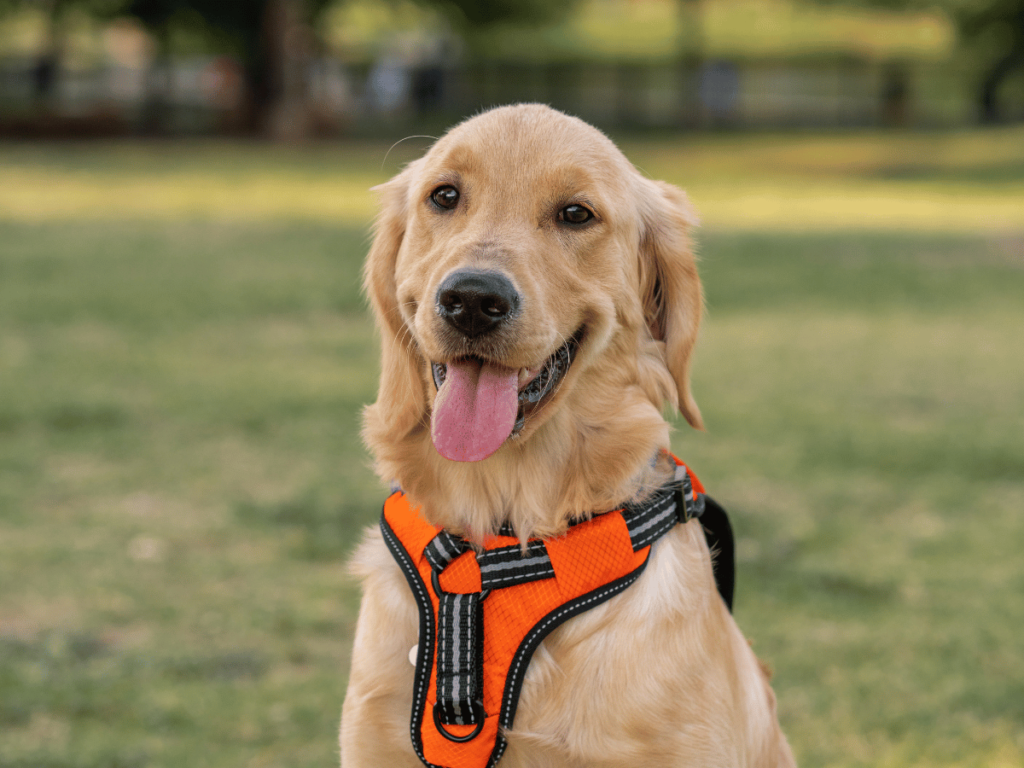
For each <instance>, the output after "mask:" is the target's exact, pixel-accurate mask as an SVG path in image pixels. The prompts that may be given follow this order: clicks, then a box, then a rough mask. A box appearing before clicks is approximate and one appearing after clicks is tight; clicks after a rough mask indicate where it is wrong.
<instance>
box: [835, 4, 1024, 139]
mask: <svg viewBox="0 0 1024 768" xmlns="http://www.w3.org/2000/svg"><path fill="white" fill-rule="evenodd" d="M817 2H821V3H829V4H831V3H838V2H845V3H856V4H861V5H873V6H875V7H882V8H890V9H899V10H936V11H940V12H941V13H944V14H946V15H947V16H948V17H949V18H950V19H951V20H952V21H953V23H954V24H955V25H956V27H957V30H958V31H959V32H960V36H961V41H962V42H963V43H965V44H967V45H970V46H973V47H974V49H976V50H977V51H979V53H980V54H981V55H983V56H985V57H986V61H985V64H984V69H983V73H982V76H981V79H980V80H979V82H978V90H977V92H976V95H975V99H976V101H977V106H978V116H979V118H980V119H981V121H982V122H985V123H994V122H998V121H999V120H1001V119H1002V117H1003V112H1004V110H1003V109H1002V108H1001V105H1000V104H999V90H1000V87H1001V86H1002V85H1003V83H1004V82H1006V79H1007V78H1008V77H1009V76H1010V75H1012V74H1013V73H1014V72H1015V71H1017V70H1020V69H1024V0H817Z"/></svg>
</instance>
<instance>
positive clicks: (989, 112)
mask: <svg viewBox="0 0 1024 768" xmlns="http://www.w3.org/2000/svg"><path fill="white" fill-rule="evenodd" d="M1021 66H1024V47H1021V46H1018V47H1015V48H1014V49H1013V50H1011V51H1010V52H1009V53H1008V54H1006V55H1005V56H1003V57H1002V58H1000V59H997V60H996V62H995V63H994V64H993V65H992V67H991V68H990V69H989V70H988V72H987V73H986V74H985V77H984V78H983V79H982V81H981V89H980V91H979V93H978V114H979V118H980V119H981V122H982V123H985V124H989V125H991V124H993V123H998V122H1000V121H1001V120H1002V119H1003V112H1002V110H1001V109H1000V105H999V86H1001V85H1002V84H1003V82H1004V81H1005V80H1006V78H1007V77H1009V75H1010V74H1011V73H1012V72H1013V71H1014V70H1015V69H1017V68H1018V67H1021Z"/></svg>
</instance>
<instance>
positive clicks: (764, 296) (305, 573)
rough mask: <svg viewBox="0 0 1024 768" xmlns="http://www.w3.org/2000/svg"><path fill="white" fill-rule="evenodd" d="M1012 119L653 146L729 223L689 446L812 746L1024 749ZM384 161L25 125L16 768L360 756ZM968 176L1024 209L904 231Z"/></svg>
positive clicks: (758, 644) (9, 672)
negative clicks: (376, 245) (366, 298)
mask: <svg viewBox="0 0 1024 768" xmlns="http://www.w3.org/2000/svg"><path fill="white" fill-rule="evenodd" d="M1019 138H1020V134H1019V132H1017V133H1014V132H1007V133H1000V132H995V133H985V134H965V135H955V136H937V135H932V136H927V135H925V136H875V135H853V136H847V137H838V138H834V139H830V138H823V137H813V136H790V137H786V136H781V137H779V136H777V137H771V138H760V139H758V138H745V139H741V138H724V139H723V138H709V139H699V140H694V139H690V140H688V141H685V142H679V143H670V142H647V143H638V142H627V144H628V149H629V152H630V155H631V156H633V157H635V158H636V159H637V160H638V162H640V164H641V165H642V166H643V167H644V168H645V170H646V171H647V172H648V173H649V174H650V175H652V176H655V177H663V178H670V179H673V180H675V181H677V182H680V183H688V180H692V182H693V183H692V184H689V186H690V188H691V190H692V193H693V197H694V199H695V200H696V202H697V204H698V206H699V207H700V208H701V210H702V211H703V212H705V214H706V218H707V219H708V220H709V227H708V230H707V231H706V232H704V233H703V234H702V236H701V252H702V256H703V262H702V270H703V271H702V274H703V277H704V280H705V285H706V287H707V292H708V304H709V314H708V319H707V323H706V326H705V333H704V337H703V339H702V342H701V345H700V348H699V353H698V360H697V364H696V369H695V382H694V385H695V392H696V396H697V398H698V401H699V402H700V404H701V406H702V409H703V411H704V415H705V419H706V421H707V424H708V427H709V431H708V433H706V434H697V433H694V432H692V431H688V430H685V429H684V428H683V426H682V425H680V427H679V431H678V432H677V434H676V441H675V448H676V450H677V452H678V453H679V454H680V455H681V456H682V457H684V458H685V459H686V460H687V461H688V462H690V463H691V464H692V465H693V466H694V467H695V469H696V471H697V472H698V474H699V475H700V476H701V478H702V479H703V480H704V481H705V483H706V484H707V485H708V486H709V487H710V489H711V490H712V492H713V493H714V494H715V495H716V496H717V497H718V498H719V499H720V500H721V501H723V502H724V503H725V505H726V506H727V507H728V508H729V509H730V511H731V513H732V515H733V518H734V525H735V527H736V529H737V533H738V538H739V587H738V594H737V605H736V615H737V619H738V621H739V623H740V626H741V627H742V628H743V630H744V631H745V633H746V634H747V635H748V636H749V637H750V638H751V640H752V641H753V643H754V645H755V648H756V649H757V651H758V653H759V654H760V655H761V656H762V657H763V658H764V659H765V660H766V661H767V662H768V663H769V664H770V665H771V666H772V667H773V668H774V670H775V688H776V691H777V693H778V696H779V703H780V712H781V716H782V720H783V724H784V727H785V729H786V731H787V733H788V734H789V736H790V739H791V741H792V742H793V745H794V747H795V750H796V752H797V754H798V756H799V757H800V758H801V762H802V764H803V765H805V766H1004V765H1005V766H1017V765H1020V764H1021V762H1022V760H1024V684H1022V682H1021V681H1022V680H1024V654H1022V653H1021V647H1022V646H1021V642H1020V636H1021V634H1022V632H1024V601H1022V600H1021V598H1020V596H1021V594H1022V593H1024V567H1022V566H1021V557H1020V552H1021V550H1022V549H1024V524H1022V523H1021V518H1020V510H1021V509H1022V508H1024V429H1022V427H1024V405H1022V404H1024V355H1021V353H1020V349H1021V342H1020V333H1021V328H1022V327H1024V300H1022V297H1024V236H1022V233H1024V226H1020V227H1017V226H1016V224H1015V223H1014V222H1016V221H1018V219H1015V218H1013V215H1019V214H1013V210H1015V209H1014V206H1015V204H1016V202H1017V201H1019V200H1021V199H1024V198H1021V197H1020V195H1021V192H1020V190H1021V189H1022V188H1024V175H1022V174H1021V172H1020V169H1021V168H1022V165H1021V162H1022V161H1021V156H1020V152H1021V150H1020V147H1021V146H1024V144H1022V143H1021V142H1020V141H1019ZM421 146H422V143H421ZM937 148H939V149H937ZM386 149H387V148H386V147H384V146H371V145H362V146H356V147H319V148H313V149H308V150H305V151H292V150H276V149H267V148H260V147H253V146H242V145H233V144H213V145H201V146H198V147H190V146H188V145H176V144H167V145H163V144H158V145H146V144H133V145H124V146H102V145H100V146H32V145H23V146H18V147H0V177H3V178H4V179H13V178H17V179H18V180H19V185H12V184H7V183H5V184H0V766H2V767H3V768H11V767H13V766H17V767H18V768H30V767H31V768H43V767H44V766H45V767H47V768H50V767H52V768H72V767H73V768H113V767H124V768H127V767H129V766H132V767H134V766H138V767H139V768H141V767H142V766H154V767H157V766H160V767H162V766H190V767H191V766H210V767H211V768H220V766H224V767H225V768H226V767H227V766H232V767H234V766H278V765H280V766H289V767H290V768H291V767H301V766H330V765H334V764H336V762H337V747H336V730H337V720H338V716H339V713H340V707H341V702H342V700H343V697H344V689H345V680H346V677H347V667H348V653H349V644H350V640H351V635H352V630H353V623H354V619H355V612H356V608H357V604H358V595H357V592H356V590H355V588H354V586H353V585H352V584H351V583H350V582H349V581H348V580H347V577H346V576H345V566H344V563H345V558H346V555H347V553H348V552H350V550H351V548H352V547H353V546H354V543H355V542H356V541H357V540H358V537H359V532H360V529H361V527H362V526H363V525H365V524H369V523H370V522H372V521H373V520H374V519H375V518H376V516H377V514H378V510H379V503H380V501H381V499H382V498H383V491H382V489H381V487H380V486H379V484H378V483H377V481H376V480H375V479H374V478H373V477H372V476H371V473H370V472H369V470H368V469H367V457H366V455H365V452H364V450H363V448H362V447H361V445H360V443H359V439H358V434H357V431H358V412H359V408H360V406H361V405H362V404H363V403H366V402H369V401H371V400H372V399H373V397H374V392H375V379H376V343H375V341H374V336H373V330H372V326H371V324H370V322H369V320H368V318H367V316H366V312H365V309H364V305H363V301H362V299H361V298H360V296H359V292H358V273H359V266H360V262H361V260H362V257H363V254H364V252H365V245H366V242H367V237H366V225H365V222H366V217H367V214H368V212H369V210H371V208H372V198H371V197H370V196H369V195H367V194H365V193H358V192H357V191H354V190H359V189H364V188H365V187H366V186H367V185H369V184H372V183H375V182H377V181H380V180H382V179H383V178H386V177H387V175H389V174H390V173H393V172H394V171H395V169H396V168H397V167H398V166H399V165H400V163H401V161H402V160H403V159H407V157H408V156H409V155H410V154H415V152H414V150H412V149H409V150H408V151H407V152H408V153H407V154H405V155H403V154H401V153H402V152H403V151H405V150H403V148H401V147H400V148H399V149H398V150H396V152H397V153H398V154H397V155H396V153H392V155H391V156H390V158H389V159H388V160H387V162H386V163H385V164H384V165H383V167H382V161H383V159H384V154H385V152H386ZM908 168H909V169H912V172H909V171H908V170H907V169H908ZM1015 168H1016V169H1017V170H1014V169H1015ZM994 172H997V173H996V177H995V178H989V177H986V176H985V174H986V173H994ZM979 174H980V175H979ZM808 180H814V181H815V183H818V184H822V185H827V186H828V188H829V189H830V190H832V192H833V193H834V195H835V197H834V198H831V199H832V202H831V203H830V204H831V205H832V206H833V208H832V209H831V210H832V212H833V214H834V218H832V219H829V220H828V221H825V222H822V221H820V220H819V219H817V218H816V214H815V213H814V212H813V211H812V212H807V211H806V210H804V209H803V208H801V206H800V205H798V204H796V203H795V202H794V200H798V199H799V195H800V194H805V196H806V193H805V192H804V191H803V190H802V189H801V184H806V183H807V181H808ZM211 184H212V185H213V187H214V189H215V190H216V189H219V190H221V191H220V192H218V193H217V194H213V193H212V192H211V186H210V185H211ZM218 185H219V186H218ZM965 185H968V186H969V185H975V187H973V188H977V189H983V190H984V192H985V194H987V195H990V196H991V197H992V198H993V199H998V200H1001V201H1003V202H1004V203H1007V206H1008V209H1009V210H1011V214H1012V215H1010V217H1009V219H1007V220H1005V221H1004V220H1000V221H997V222H994V223H993V225H992V226H986V225H985V219H984V218H969V217H968V218H967V219H966V221H960V222H959V223H958V224H957V226H955V227H950V226H949V222H948V220H947V219H946V218H943V219H940V220H936V221H934V222H933V223H932V224H931V225H929V222H928V221H927V220H926V219H913V218H911V219H907V218H903V219H901V218H900V216H902V215H903V214H902V213H900V211H903V212H905V211H907V210H911V209H913V206H914V205H916V204H917V202H920V200H921V199H923V198H922V197H921V196H924V197H927V198H928V199H933V200H939V201H941V205H942V206H946V207H945V208H943V210H952V207H953V206H955V205H956V204H957V201H960V202H961V204H962V205H964V206H966V207H970V205H971V204H972V201H971V199H970V198H969V197H968V198H965V197H963V195H962V190H963V189H965V188H966V187H965ZM758 186H760V187H762V188H765V189H771V190H773V192H772V201H773V202H772V204H773V205H775V206H781V207H783V208H786V209H787V211H788V215H787V216H786V217H785V218H784V219H773V218H772V217H771V216H768V215H765V216H762V218H761V219H759V220H763V221H765V222H767V223H766V224H763V225H757V226H754V225H751V223H750V218H749V217H747V216H746V214H745V213H743V212H742V211H741V212H740V213H739V214H737V213H736V211H737V210H738V209H737V208H735V207H733V208H730V207H729V205H731V203H730V201H731V200H735V199H737V198H741V197H742V196H743V195H744V194H745V193H747V191H749V189H750V188H752V187H758ZM145 190H149V194H142V191H145ZM275 190H277V191H276V192H275ZM714 190H717V192H716V194H717V195H718V197H715V196H714V195H712V194H710V192H711V191H714ZM872 190H874V191H872ZM19 192H22V193H24V194H25V195H34V196H35V197H33V198H32V199H33V200H34V201H35V202H33V203H32V204H31V205H29V204H27V203H25V200H24V195H19ZM790 193H793V194H795V195H797V197H795V198H794V197H788V196H787V195H789V194H790ZM105 194H106V195H108V197H107V198H105V197H104V195H105ZM47 195H48V196H47ZM858 195H860V196H861V197H858ZM879 195H880V196H879ZM915 195H917V196H918V197H915ZM197 199H198V201H199V203H197V202H196V200H197ZM111 201H112V202H111ZM183 201H184V202H183ZM189 201H191V202H189ZM339 201H341V202H339ZM716 201H719V202H716ZM858 201H859V202H858ZM886 201H890V202H888V203H887V202H886ZM891 201H895V202H891ZM915 201H916V202H915ZM1007 201H1008V202H1007ZM307 203H308V204H309V205H307ZM190 206H191V207H190ZM318 206H319V207H318ZM858 206H861V207H858ZM900 206H903V208H900ZM865 210H867V213H865ZM872 210H875V211H877V210H887V211H888V212H889V213H890V214H892V213H893V210H895V211H896V213H895V214H894V215H893V216H892V217H891V218H890V220H889V221H890V223H888V224H886V225H885V226H878V227H874V228H870V227H867V226H861V225H860V223H859V222H861V221H862V220H865V221H871V220H873V219H872V217H871V216H870V215H869V214H870V212H871V211H872ZM1022 210H1024V208H1022ZM730 211H732V213H730ZM858 217H861V218H858ZM830 221H833V222H839V224H831V225H830V224H829V222H830ZM843 222H845V225H843ZM892 222H895V223H892ZM901 222H902V223H901ZM830 226H832V227H833V229H832V230H831V231H830V229H829V227H830ZM844 226H845V228H843V227H844ZM836 227H838V228H836Z"/></svg>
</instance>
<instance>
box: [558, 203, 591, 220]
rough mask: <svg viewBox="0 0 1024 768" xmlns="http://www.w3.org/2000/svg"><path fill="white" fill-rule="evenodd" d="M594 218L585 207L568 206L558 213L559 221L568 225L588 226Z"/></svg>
mask: <svg viewBox="0 0 1024 768" xmlns="http://www.w3.org/2000/svg"><path fill="white" fill-rule="evenodd" d="M592 218H594V214H593V213H591V212H590V209H589V208H587V207H586V206H583V205H567V206H565V208H563V209H562V210H560V211H559V212H558V220H559V221H564V222H566V223H567V224H586V223H587V222H588V221H590V220H591V219H592Z"/></svg>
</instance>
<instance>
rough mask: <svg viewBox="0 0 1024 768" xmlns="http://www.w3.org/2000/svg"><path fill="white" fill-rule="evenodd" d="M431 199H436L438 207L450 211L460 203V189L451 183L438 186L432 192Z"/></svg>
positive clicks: (435, 202)
mask: <svg viewBox="0 0 1024 768" xmlns="http://www.w3.org/2000/svg"><path fill="white" fill-rule="evenodd" d="M430 199H431V200H433V201H434V205H436V206H437V207H438V208H444V209H445V210H447V211H450V210H452V209H453V208H454V207H455V206H456V205H458V204H459V190H457V189H456V188H455V187H453V186H451V185H450V184H445V185H444V186H443V187H438V188H437V189H435V190H434V191H433V192H431V193H430Z"/></svg>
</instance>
